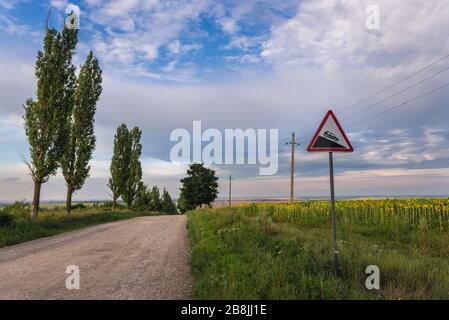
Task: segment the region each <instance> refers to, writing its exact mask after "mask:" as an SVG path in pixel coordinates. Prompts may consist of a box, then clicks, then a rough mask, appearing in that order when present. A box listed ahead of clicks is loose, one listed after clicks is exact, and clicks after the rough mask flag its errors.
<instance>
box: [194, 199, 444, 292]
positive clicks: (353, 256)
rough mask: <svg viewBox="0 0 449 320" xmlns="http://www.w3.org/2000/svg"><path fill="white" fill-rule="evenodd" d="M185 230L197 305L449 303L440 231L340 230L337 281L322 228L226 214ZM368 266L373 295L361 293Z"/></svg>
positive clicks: (204, 217) (213, 214)
mask: <svg viewBox="0 0 449 320" xmlns="http://www.w3.org/2000/svg"><path fill="white" fill-rule="evenodd" d="M188 230H189V235H190V239H191V245H192V257H191V264H192V273H193V278H194V292H193V293H194V298H196V299H449V236H448V235H447V234H445V233H443V234H441V233H440V234H435V233H433V232H432V231H427V232H425V231H416V232H403V233H401V232H397V233H394V234H389V233H388V232H383V230H380V229H379V228H378V227H377V226H375V225H373V226H366V225H364V226H360V225H344V224H340V225H338V246H339V251H340V274H339V275H338V276H334V274H333V272H332V268H331V266H332V259H331V254H330V247H331V243H330V237H331V230H330V226H328V225H327V224H326V225H316V224H315V225H313V224H307V223H300V222H296V223H288V224H287V223H279V222H278V223H276V222H273V221H272V220H271V218H270V217H267V216H245V215H242V214H240V213H239V210H238V209H235V208H231V209H228V208H225V209H207V210H198V211H194V212H190V213H189V214H188ZM368 265H377V266H378V267H379V268H380V272H381V289H380V290H378V291H377V290H374V291H369V290H367V289H366V288H365V280H366V277H367V276H368V275H366V274H365V269H366V267H367V266H368Z"/></svg>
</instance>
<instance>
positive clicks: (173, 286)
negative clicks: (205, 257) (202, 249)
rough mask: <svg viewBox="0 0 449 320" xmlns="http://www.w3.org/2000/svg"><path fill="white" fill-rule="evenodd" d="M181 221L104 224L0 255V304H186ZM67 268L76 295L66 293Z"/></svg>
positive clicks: (186, 254) (162, 218)
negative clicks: (75, 279)
mask: <svg viewBox="0 0 449 320" xmlns="http://www.w3.org/2000/svg"><path fill="white" fill-rule="evenodd" d="M188 250H189V246H188V238H187V230H186V216H185V215H179V216H155V217H141V218H135V219H131V220H125V221H119V222H112V223H107V224H103V225H99V226H94V227H89V228H86V229H82V230H79V231H74V232H69V233H65V234H61V235H57V236H53V237H49V238H42V239H38V240H34V241H30V242H26V243H22V244H18V245H14V246H10V247H6V248H2V249H0V299H189V298H190V292H191V281H192V280H191V273H190V267H189V252H188ZM69 265H76V266H78V267H79V270H80V289H78V290H77V289H73V290H68V289H67V288H66V279H67V277H69V276H70V274H66V268H67V266H69Z"/></svg>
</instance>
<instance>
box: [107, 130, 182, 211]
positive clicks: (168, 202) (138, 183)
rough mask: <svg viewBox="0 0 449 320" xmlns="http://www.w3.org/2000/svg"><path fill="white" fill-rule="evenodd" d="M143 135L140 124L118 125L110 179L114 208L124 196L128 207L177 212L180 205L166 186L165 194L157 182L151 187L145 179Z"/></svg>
mask: <svg viewBox="0 0 449 320" xmlns="http://www.w3.org/2000/svg"><path fill="white" fill-rule="evenodd" d="M141 136H142V130H140V129H139V128H138V127H134V128H133V129H132V130H129V129H128V127H127V126H126V124H122V125H121V126H120V127H118V128H117V132H116V134H115V137H114V152H113V155H112V160H111V166H110V171H111V176H110V178H109V182H108V188H109V189H110V190H111V198H112V209H113V210H115V208H116V207H117V200H118V199H119V198H120V197H121V198H122V200H123V202H124V203H125V204H126V205H127V206H128V207H135V208H138V209H143V210H150V211H155V212H157V211H158V212H164V213H166V214H176V213H177V209H176V205H175V204H174V203H173V201H172V199H171V197H170V194H169V193H168V191H167V190H165V189H164V191H163V193H162V197H161V196H160V193H159V188H158V187H157V186H154V187H153V188H151V189H150V187H148V186H147V185H145V183H144V182H143V181H142V164H141V163H140V156H141V155H142V144H141V143H140V138H141Z"/></svg>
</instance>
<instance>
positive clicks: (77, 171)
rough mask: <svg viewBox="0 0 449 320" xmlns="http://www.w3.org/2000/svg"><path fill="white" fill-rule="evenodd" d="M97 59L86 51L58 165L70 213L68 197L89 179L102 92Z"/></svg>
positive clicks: (70, 200)
mask: <svg viewBox="0 0 449 320" xmlns="http://www.w3.org/2000/svg"><path fill="white" fill-rule="evenodd" d="M101 73H102V71H101V69H100V65H99V63H98V60H97V59H96V58H95V57H94V55H93V53H92V52H90V53H89V55H88V57H87V60H86V62H85V63H84V65H83V66H82V67H81V71H80V74H79V77H78V81H77V87H76V91H75V99H74V108H73V112H72V115H71V118H70V121H69V122H68V125H69V134H68V136H67V141H66V147H65V152H64V154H63V157H62V161H61V166H62V173H63V175H64V178H65V181H66V185H67V198H66V210H67V213H68V214H70V212H71V208H72V195H73V193H74V192H75V191H77V190H80V189H81V187H82V186H83V185H84V182H85V181H86V179H87V177H88V176H89V171H90V166H89V161H90V159H91V158H92V153H93V151H94V149H95V141H96V139H95V132H94V116H95V112H96V109H97V102H98V100H99V99H100V94H101V91H102V86H101V83H102V76H101Z"/></svg>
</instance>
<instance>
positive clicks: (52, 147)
mask: <svg viewBox="0 0 449 320" xmlns="http://www.w3.org/2000/svg"><path fill="white" fill-rule="evenodd" d="M77 43H78V31H77V30H75V29H67V28H65V27H64V29H63V30H62V31H61V32H59V31H57V30H56V29H54V28H48V26H47V28H46V33H45V37H44V43H43V49H42V50H40V51H39V52H38V53H37V59H36V69H35V75H36V78H37V92H36V99H31V98H29V99H28V100H27V101H26V103H25V105H24V106H23V107H24V109H25V115H24V120H25V132H26V135H27V138H28V142H29V144H30V156H31V160H30V161H27V160H25V163H26V164H27V166H28V168H29V170H30V174H31V177H32V179H33V181H34V193H33V203H32V211H31V214H30V215H31V217H36V216H37V215H38V213H39V204H40V194H41V187H42V184H44V183H46V182H47V181H48V180H49V178H50V177H51V176H53V175H55V174H56V172H57V169H58V168H61V169H62V173H63V175H64V179H65V182H66V185H67V199H66V209H67V213H68V214H70V211H71V207H72V195H73V193H74V192H75V191H77V190H79V189H81V188H82V186H83V184H84V182H85V181H86V179H87V177H88V176H89V171H90V166H89V161H90V159H91V158H92V153H93V151H94V149H95V142H96V139H95V134H94V116H95V112H96V107H97V102H98V100H99V98H100V95H101V92H102V70H101V68H100V66H99V62H98V60H97V59H96V58H95V57H94V55H93V54H92V52H90V53H89V55H88V57H87V60H86V61H85V63H84V64H83V65H82V66H81V69H80V72H79V74H78V75H77V72H76V71H77V70H76V67H75V65H74V64H73V62H72V59H73V56H74V54H75V48H76V45H77Z"/></svg>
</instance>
